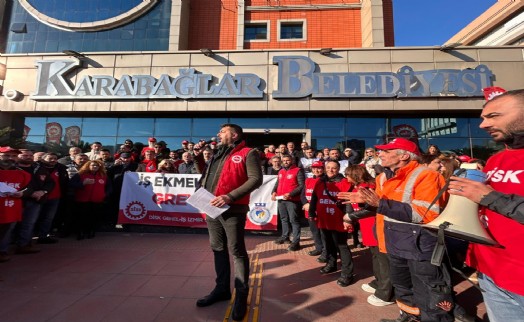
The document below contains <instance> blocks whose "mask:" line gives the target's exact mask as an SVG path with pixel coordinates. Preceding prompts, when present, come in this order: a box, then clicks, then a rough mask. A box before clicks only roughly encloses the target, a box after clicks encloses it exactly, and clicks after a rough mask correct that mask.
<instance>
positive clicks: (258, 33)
mask: <svg viewBox="0 0 524 322" xmlns="http://www.w3.org/2000/svg"><path fill="white" fill-rule="evenodd" d="M244 40H246V41H247V40H269V39H268V36H267V23H247V24H246V25H245V27H244Z"/></svg>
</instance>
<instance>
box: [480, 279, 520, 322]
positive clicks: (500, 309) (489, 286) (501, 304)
mask: <svg viewBox="0 0 524 322" xmlns="http://www.w3.org/2000/svg"><path fill="white" fill-rule="evenodd" d="M508 274H510V272H508ZM478 279H479V284H480V287H481V288H482V289H483V290H484V291H485V292H483V293H482V296H483V297H484V302H485V303H486V310H487V311H488V316H489V320H490V321H491V322H506V321H522V320H524V296H522V295H518V294H515V293H512V292H510V291H507V290H505V289H503V288H500V287H498V286H497V284H495V283H494V282H493V280H492V279H491V278H490V277H489V276H487V275H485V274H482V273H479V274H478Z"/></svg>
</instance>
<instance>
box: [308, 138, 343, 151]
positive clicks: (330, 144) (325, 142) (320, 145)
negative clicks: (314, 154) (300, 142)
mask: <svg viewBox="0 0 524 322" xmlns="http://www.w3.org/2000/svg"><path fill="white" fill-rule="evenodd" d="M311 145H312V146H313V147H314V148H315V149H316V150H322V149H324V148H329V149H331V148H338V149H339V150H341V151H342V149H343V148H344V147H345V142H344V141H343V140H342V139H341V138H340V137H332V138H318V137H315V138H314V139H313V142H311Z"/></svg>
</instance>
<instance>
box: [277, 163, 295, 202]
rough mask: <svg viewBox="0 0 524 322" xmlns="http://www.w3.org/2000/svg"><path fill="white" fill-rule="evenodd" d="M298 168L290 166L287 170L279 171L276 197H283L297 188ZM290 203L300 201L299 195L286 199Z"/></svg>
mask: <svg viewBox="0 0 524 322" xmlns="http://www.w3.org/2000/svg"><path fill="white" fill-rule="evenodd" d="M298 171H300V168H299V167H297V166H296V165H292V166H291V167H289V169H287V170H286V169H284V168H282V169H280V171H279V172H278V187H277V196H283V195H284V194H286V193H290V192H291V191H293V190H295V188H296V187H298V180H297V174H298ZM288 200H290V201H300V194H299V195H296V196H293V197H291V198H290V199H288Z"/></svg>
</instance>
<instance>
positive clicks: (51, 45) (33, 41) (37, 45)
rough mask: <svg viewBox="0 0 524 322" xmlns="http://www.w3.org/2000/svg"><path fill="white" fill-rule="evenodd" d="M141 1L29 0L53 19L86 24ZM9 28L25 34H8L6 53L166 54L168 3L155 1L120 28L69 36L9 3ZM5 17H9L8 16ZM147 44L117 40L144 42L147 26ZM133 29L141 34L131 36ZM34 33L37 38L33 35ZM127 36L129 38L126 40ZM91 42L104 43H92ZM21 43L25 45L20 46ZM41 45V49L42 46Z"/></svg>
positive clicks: (15, 2)
mask: <svg viewBox="0 0 524 322" xmlns="http://www.w3.org/2000/svg"><path fill="white" fill-rule="evenodd" d="M141 2H142V1H141V0H129V1H123V0H90V1H83V2H82V1H65V0H63V1H59V0H32V1H31V4H32V5H34V6H36V7H37V8H38V9H39V10H41V11H42V12H45V13H46V14H47V15H49V16H50V17H53V18H57V19H59V20H64V21H73V22H74V21H77V22H88V21H94V20H104V19H108V18H111V17H114V16H117V15H119V14H121V13H123V12H126V11H129V10H130V9H131V8H134V7H136V6H137V5H139V4H140V3H141ZM12 3H13V4H12V12H11V13H10V14H11V15H10V16H11V22H10V24H11V25H12V24H23V25H24V26H27V27H26V29H27V33H25V34H15V33H14V32H11V31H8V37H7V44H6V45H5V47H6V49H7V52H8V53H34V52H39V53H41V52H59V51H61V50H63V49H73V50H77V51H91V52H93V51H136V50H139V51H142V50H153V51H158V50H167V49H168V47H169V25H170V19H171V0H165V1H159V2H158V4H157V5H156V6H154V7H153V8H152V9H151V10H149V11H148V12H147V13H145V14H143V15H142V16H141V17H139V18H137V19H136V20H135V21H134V22H131V23H128V24H125V25H122V26H120V27H117V28H114V29H112V30H108V31H98V32H69V31H64V30H58V29H56V28H54V27H51V26H48V25H46V24H44V23H42V22H40V21H38V20H36V19H35V18H33V16H31V15H29V14H28V13H27V12H26V11H25V9H23V7H22V6H21V5H20V3H19V2H18V1H13V2H12ZM8 14H9V13H8ZM148 25H149V26H152V28H151V29H150V30H148V35H149V39H150V41H143V42H138V43H133V45H131V43H130V42H123V41H120V40H121V39H128V40H132V39H137V38H138V39H144V38H145V37H146V28H147V26H148ZM137 29H141V30H140V31H141V32H142V33H138V34H135V35H133V33H131V34H130V33H127V34H126V33H124V34H122V31H124V30H126V31H128V32H134V31H136V30H137ZM37 32H38V34H37ZM129 35H131V36H132V37H131V38H129ZM95 39H101V40H104V42H103V43H102V42H100V41H93V40H95ZM21 41H25V43H20V42H21ZM44 44H45V45H44Z"/></svg>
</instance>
